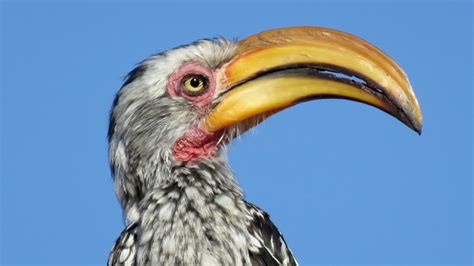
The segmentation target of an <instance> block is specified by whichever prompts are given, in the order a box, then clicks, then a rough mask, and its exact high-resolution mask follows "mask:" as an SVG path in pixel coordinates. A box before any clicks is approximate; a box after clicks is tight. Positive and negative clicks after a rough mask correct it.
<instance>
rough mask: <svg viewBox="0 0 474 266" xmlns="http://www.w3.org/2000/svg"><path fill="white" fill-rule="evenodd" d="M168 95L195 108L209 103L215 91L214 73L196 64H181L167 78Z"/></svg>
mask: <svg viewBox="0 0 474 266" xmlns="http://www.w3.org/2000/svg"><path fill="white" fill-rule="evenodd" d="M167 91H168V94H169V95H170V96H178V97H182V98H185V99H186V100H188V101H190V102H192V103H193V104H194V105H197V106H201V107H203V106H206V105H208V104H209V103H211V101H212V99H213V98H214V94H215V91H216V73H215V71H213V70H210V69H208V68H206V67H203V66H202V65H200V64H199V63H197V62H188V63H185V64H183V65H182V66H181V67H180V68H178V69H177V70H176V71H175V72H173V73H172V74H171V75H170V76H169V78H168V87H167Z"/></svg>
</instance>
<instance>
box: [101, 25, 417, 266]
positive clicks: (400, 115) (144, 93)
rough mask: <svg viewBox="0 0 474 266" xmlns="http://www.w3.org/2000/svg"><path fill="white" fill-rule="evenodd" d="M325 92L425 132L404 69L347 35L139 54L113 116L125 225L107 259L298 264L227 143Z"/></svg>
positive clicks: (114, 161)
mask: <svg viewBox="0 0 474 266" xmlns="http://www.w3.org/2000/svg"><path fill="white" fill-rule="evenodd" d="M321 98H344V99H350V100H354V101H359V102H362V103H366V104H369V105H372V106H375V107H377V108H379V109H381V110H383V111H385V112H387V113H388V114H390V115H392V116H394V117H395V118H397V119H398V120H400V121H401V122H403V123H404V124H406V125H407V126H408V127H410V128H412V129H413V130H415V131H416V132H418V133H421V127H422V114H421V110H420V107H419V104H418V101H417V98H416V96H415V94H414V92H413V90H412V87H411V85H410V82H409V80H408V78H407V76H406V74H405V73H404V71H403V70H402V69H401V68H400V66H398V65H397V63H395V62H394V61H393V60H392V59H391V58H390V57H388V56H387V55H386V54H384V53H383V52H382V51H380V50H379V49H377V48H376V47H374V46H373V45H371V44H369V43H368V42H366V41H364V40H362V39H360V38H358V37H356V36H353V35H350V34H347V33H343V32H340V31H336V30H331V29H326V28H317V27H290V28H281V29H274V30H269V31H264V32H261V33H259V34H256V35H252V36H250V37H247V38H245V39H243V40H241V41H229V40H226V39H224V38H217V39H203V40H199V41H196V42H194V43H192V44H189V45H185V46H181V47H178V48H175V49H172V50H169V51H166V52H163V53H160V54H156V55H153V56H151V57H150V58H148V59H146V60H144V61H142V62H141V63H140V64H139V65H138V66H137V67H136V68H135V69H134V70H132V71H131V72H130V73H129V75H128V76H127V78H126V81H125V83H124V84H123V86H122V88H121V89H120V91H119V92H118V93H117V95H116V98H115V101H114V103H113V107H112V111H111V118H110V126H109V133H108V136H109V154H110V155H109V159H110V164H111V169H112V174H113V176H114V183H115V190H116V193H117V197H118V199H119V201H120V203H121V206H122V208H123V209H124V217H125V220H126V224H127V226H126V228H125V229H124V231H123V232H122V234H121V235H120V237H119V238H118V239H117V241H116V242H115V246H114V247H113V249H112V251H111V253H110V256H109V261H108V263H109V265H297V262H296V260H295V258H294V257H293V255H292V253H291V251H290V249H289V248H288V246H287V244H286V243H285V240H284V239H283V237H282V236H281V234H280V232H279V231H278V229H277V228H276V227H275V225H274V224H273V223H272V222H271V221H270V218H269V216H268V214H267V213H265V212H264V211H262V210H261V209H259V208H258V207H256V206H255V205H252V204H251V203H248V202H247V201H246V200H245V199H244V196H243V192H242V190H241V189H240V187H239V186H238V184H237V183H236V180H235V178H234V175H233V173H232V171H231V170H230V168H229V166H228V163H227V159H226V156H225V151H223V149H222V148H223V147H225V146H226V145H227V144H228V143H230V142H231V141H232V140H233V139H234V138H236V137H237V136H239V135H240V134H242V133H243V132H245V131H247V130H249V129H250V128H252V127H254V126H256V125H257V124H259V123H260V122H262V121H263V120H265V119H266V118H268V117H269V116H271V115H272V114H275V113H276V112H279V111H281V110H283V109H285V108H287V107H290V106H292V105H295V104H298V103H301V102H303V101H308V100H313V99H321Z"/></svg>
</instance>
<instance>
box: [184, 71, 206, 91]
mask: <svg viewBox="0 0 474 266" xmlns="http://www.w3.org/2000/svg"><path fill="white" fill-rule="evenodd" d="M183 85H184V89H185V90H186V92H188V93H190V94H198V93H200V92H201V91H203V90H204V89H205V88H206V85H207V80H206V78H204V77H203V76H201V75H189V76H187V77H185V78H184V82H183Z"/></svg>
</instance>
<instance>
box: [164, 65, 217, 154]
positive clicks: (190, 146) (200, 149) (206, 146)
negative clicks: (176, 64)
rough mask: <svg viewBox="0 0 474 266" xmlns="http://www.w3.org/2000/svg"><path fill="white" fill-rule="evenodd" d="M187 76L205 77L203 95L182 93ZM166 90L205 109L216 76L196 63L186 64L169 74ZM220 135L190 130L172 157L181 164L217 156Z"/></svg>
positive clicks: (209, 99) (171, 94) (211, 94)
mask: <svg viewBox="0 0 474 266" xmlns="http://www.w3.org/2000/svg"><path fill="white" fill-rule="evenodd" d="M189 74H198V75H202V76H205V77H207V79H208V84H207V85H208V87H207V89H206V91H204V92H203V94H201V95H197V96H194V95H189V94H186V92H185V91H183V88H182V83H183V78H184V77H185V76H187V75H189ZM167 90H168V94H169V95H170V96H173V97H182V98H184V99H186V100H188V101H189V102H191V103H192V104H194V105H195V106H197V107H201V108H203V109H205V108H206V107H207V106H208V105H209V104H210V103H211V102H212V99H213V98H214V94H215V92H216V74H215V72H214V71H213V70H209V69H207V68H205V67H203V66H201V65H200V64H198V63H195V62H190V63H186V64H184V65H183V66H181V67H180V68H179V69H178V70H176V71H175V72H174V73H173V74H171V76H170V77H169V80H168V88H167ZM221 134H222V133H221V132H218V133H209V132H206V131H204V130H202V129H200V128H192V129H190V130H189V131H188V132H186V133H185V134H184V136H182V137H180V138H179V139H178V140H177V141H176V143H175V144H174V147H173V156H174V158H175V159H176V160H178V161H182V162H183V161H184V162H196V161H199V160H200V159H202V158H207V157H214V156H217V155H218V153H219V148H218V144H217V143H218V138H219V136H221Z"/></svg>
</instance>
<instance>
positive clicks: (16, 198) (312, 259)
mask: <svg viewBox="0 0 474 266" xmlns="http://www.w3.org/2000/svg"><path fill="white" fill-rule="evenodd" d="M55 2H56V3H54V2H51V3H49V4H46V3H36V4H34V3H22V4H14V3H13V1H11V2H6V3H5V2H3V3H2V4H1V45H2V47H1V48H2V50H1V63H2V64H1V114H2V116H1V117H2V120H1V122H2V123H1V127H2V128H1V135H2V147H1V149H2V153H1V156H2V157H1V162H2V165H1V167H2V169H1V170H2V171H1V201H2V205H1V206H2V209H1V219H0V220H1V225H2V231H1V239H2V242H1V251H2V260H1V261H2V262H3V263H4V264H5V265H7V264H8V265H11V264H31V265H37V264H58V265H68V264H77V265H85V264H91V265H92V264H94V265H104V263H105V261H106V259H107V255H108V252H109V250H110V248H111V247H112V244H113V241H114V240H115V239H116V238H117V237H118V235H119V234H120V232H121V230H122V229H123V226H124V225H123V222H122V216H121V209H120V207H119V204H118V202H117V200H116V198H115V194H114V191H113V184H112V180H111V176H110V172H109V168H108V162H107V143H106V129H107V123H108V112H109V108H110V106H111V103H112V100H113V96H114V93H115V92H116V91H117V90H118V88H119V87H120V85H121V83H122V78H123V76H124V75H125V74H126V73H127V72H128V71H129V70H130V69H131V68H132V67H134V64H135V63H137V62H138V61H140V60H142V59H144V58H145V57H147V56H148V55H150V54H152V53H155V52H159V51H162V50H166V49H169V48H172V47H175V46H178V45H181V44H186V43H189V42H192V41H194V40H196V39H198V38H203V37H213V36H217V35H222V36H225V37H228V38H242V37H245V36H247V35H250V34H253V33H256V32H258V31H262V30H265V29H269V28H275V27H281V26H291V25H317V26H326V27H330V28H335V29H339V30H343V31H347V32H350V33H353V34H356V35H359V36H361V37H363V38H365V39H366V40H368V41H370V42H372V43H373V44H375V45H377V46H378V47H380V48H381V49H383V50H384V51H386V52H387V53H388V54H389V55H390V56H392V57H393V58H394V59H395V60H396V61H398V62H399V63H400V64H401V65H402V66H403V68H404V69H405V70H406V72H407V73H408V75H409V77H410V78H411V81H412V84H413V86H414V88H415V91H416V93H417V95H418V97H419V100H420V102H421V106H422V110H423V113H424V118H425V119H424V129H423V135H421V136H418V135H417V134H415V133H414V132H412V131H410V130H409V129H408V128H406V127H405V126H403V125H402V124H401V123H399V122H398V121H397V120H395V119H393V118H391V117H389V116H388V115H386V114H385V113H382V112H380V111H379V110H376V109H374V108H371V107H368V106H364V105H361V104H358V103H353V102H348V101H342V100H324V101H315V102H309V103H305V104H302V105H299V106H297V107H295V108H292V109H289V110H287V111H285V112H282V113H280V114H278V115H276V116H274V117H272V118H271V119H269V120H268V121H267V122H266V123H264V124H262V125H261V126H260V127H259V128H258V130H257V131H256V133H251V134H248V135H246V136H244V137H243V138H242V140H240V141H237V142H236V143H235V144H233V145H232V147H231V149H230V154H229V158H230V163H231V165H232V168H233V170H234V171H235V173H236V176H237V177H238V179H239V182H240V184H241V185H242V187H243V188H244V191H245V193H246V197H247V199H248V200H250V201H251V202H254V203H255V204H257V205H258V206H260V207H262V208H263V209H265V210H267V211H268V212H269V213H270V214H271V217H272V219H273V221H274V222H275V223H276V224H277V225H278V226H279V228H280V230H281V231H282V232H283V234H284V236H285V238H286V239H287V242H288V243H289V244H290V246H291V248H292V249H293V251H294V253H295V255H296V256H297V258H298V259H299V261H300V262H301V264H302V265H334V264H338V265H355V264H359V265H368V264H377V265H380V264H391V265H418V264H426V265H434V264H444V265H455V264H459V265H469V264H471V263H472V259H473V258H472V252H473V250H474V248H473V242H472V238H473V232H472V224H473V221H472V212H473V209H472V203H473V202H472V191H473V185H472V176H473V172H472V162H473V158H472V148H473V145H472V144H473V143H472V136H473V132H472V124H473V110H472V100H473V95H472V89H473V86H472V76H473V67H472V59H473V57H472V33H473V31H472V22H473V21H472V4H471V3H470V2H468V1H466V2H461V1H456V2H452V3H446V2H444V3H443V2H434V1H426V2H416V3H413V2H411V1H405V2H403V3H398V4H397V3H393V1H391V3H376V1H363V2H360V1H352V2H333V3H331V2H332V1H321V2H314V3H310V2H309V1H307V2H300V3H298V2H294V1H293V2H286V3H285V2H276V3H275V2H274V3H271V2H270V1H268V2H261V3H252V2H250V1H248V2H245V3H240V4H239V3H235V2H234V3H230V2H228V3H225V4H223V3H217V2H218V1H214V2H204V3H199V4H192V3H186V2H180V3H179V4H171V3H167V4H163V3H140V4H137V3H135V4H132V3H120V4H119V3H114V4H113V3H111V2H109V3H107V2H104V3H100V4H97V3H91V2H89V3H87V2H83V1H79V2H76V3H65V4H59V1H55Z"/></svg>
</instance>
